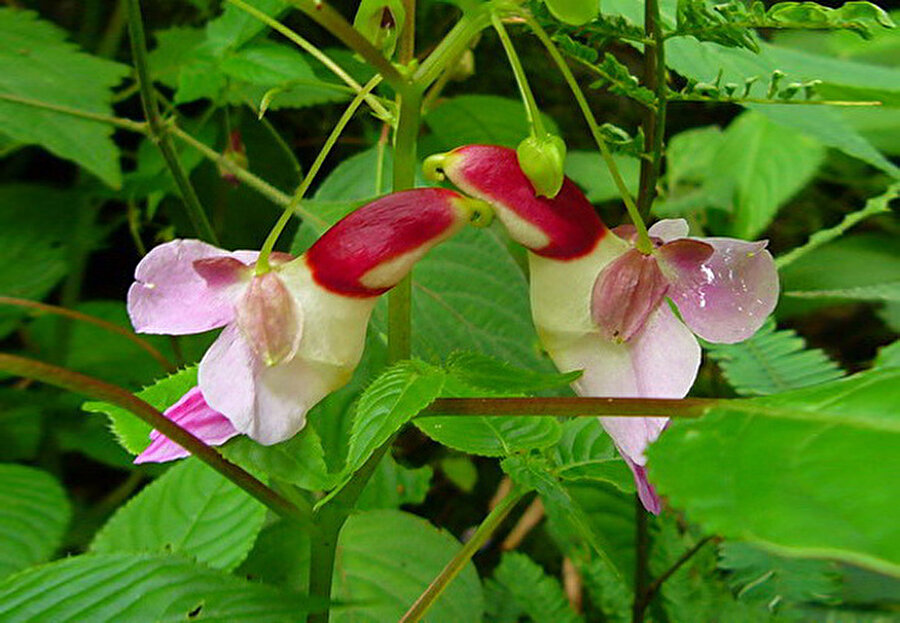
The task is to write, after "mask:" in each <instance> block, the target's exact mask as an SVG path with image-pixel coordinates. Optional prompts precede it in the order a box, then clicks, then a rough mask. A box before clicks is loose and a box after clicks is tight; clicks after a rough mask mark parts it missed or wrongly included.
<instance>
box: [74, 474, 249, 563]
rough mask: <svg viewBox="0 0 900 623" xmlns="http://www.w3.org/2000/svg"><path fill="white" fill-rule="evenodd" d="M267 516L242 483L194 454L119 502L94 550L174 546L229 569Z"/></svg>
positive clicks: (168, 548)
mask: <svg viewBox="0 0 900 623" xmlns="http://www.w3.org/2000/svg"><path fill="white" fill-rule="evenodd" d="M265 517H266V508H265V507H264V506H263V505H262V504H260V503H259V502H258V501H257V500H255V499H254V498H252V497H250V496H249V495H248V494H247V493H246V492H245V491H244V490H243V489H241V488H240V487H238V486H237V485H235V484H233V483H232V482H231V481H229V480H228V479H227V478H225V477H224V476H222V475H220V474H219V473H218V472H216V471H215V470H213V469H212V468H210V467H208V466H207V465H204V464H203V463H201V462H200V461H199V460H197V459H195V458H189V459H186V460H184V461H182V462H180V463H179V464H177V465H175V466H174V467H172V468H170V469H169V470H168V471H167V472H166V473H165V474H164V475H163V476H161V477H160V478H158V479H156V480H155V481H154V482H152V483H151V484H150V485H149V486H147V487H146V488H144V489H143V490H142V491H141V492H140V493H139V494H138V495H136V496H135V497H133V498H132V499H131V500H130V501H129V502H128V503H127V504H126V505H125V506H122V507H121V508H119V510H118V511H116V513H115V514H114V515H113V516H112V517H111V518H110V519H109V521H108V522H107V523H106V525H104V526H103V528H102V529H101V530H100V532H98V533H97V536H96V537H95V538H94V541H93V542H92V543H91V551H93V552H97V553H100V554H112V553H118V552H160V553H165V552H175V553H178V554H184V555H187V556H190V557H192V558H195V559H196V560H198V561H199V562H203V563H206V564H208V565H209V566H211V567H215V568H217V569H225V570H226V571H227V570H230V569H233V568H234V567H236V566H237V565H239V564H240V562H241V561H242V560H243V559H244V558H245V557H246V556H247V553H248V552H249V551H250V548H251V547H253V541H254V540H255V539H256V535H257V533H258V532H259V530H260V528H262V524H263V520H264V519H265Z"/></svg>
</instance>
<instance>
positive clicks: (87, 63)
mask: <svg viewBox="0 0 900 623" xmlns="http://www.w3.org/2000/svg"><path fill="white" fill-rule="evenodd" d="M66 38H67V33H66V32H65V31H63V30H62V29H60V28H58V27H56V26H55V25H53V24H51V23H50V22H46V21H43V20H41V19H38V16H37V14H36V13H33V12H31V11H22V10H16V9H12V8H0V65H2V66H3V68H4V69H3V72H2V75H0V92H2V93H3V94H5V95H11V96H16V97H21V98H26V99H31V100H37V101H40V102H46V103H48V104H53V105H57V106H66V107H70V108H75V109H77V110H81V111H85V112H89V113H97V114H101V115H108V114H110V113H111V112H112V110H111V108H110V99H111V96H112V92H111V89H112V88H113V87H114V86H116V85H117V84H118V83H119V82H120V81H121V80H122V78H124V77H125V76H126V75H127V74H128V68H127V67H125V66H124V65H120V64H119V63H114V62H112V61H108V60H106V59H101V58H97V57H94V56H90V55H88V54H84V53H83V52H81V51H79V50H78V48H77V47H76V46H75V45H73V44H71V43H68V42H67V41H66ZM0 132H2V133H4V134H6V135H8V136H9V137H11V138H12V139H14V140H16V141H20V142H22V143H27V144H37V145H40V146H42V147H44V148H45V149H47V150H49V151H50V152H52V153H54V154H56V155H57V156H59V157H61V158H65V159H68V160H72V161H74V162H75V163H77V164H78V165H79V166H82V167H84V168H85V169H87V170H88V171H90V172H91V173H93V174H94V175H96V176H97V177H99V178H100V179H101V180H103V181H104V182H105V183H106V184H108V185H109V186H112V187H114V188H115V187H118V186H119V185H120V184H121V183H122V174H121V170H120V168H119V150H118V149H117V148H116V146H115V144H114V143H113V141H112V138H111V137H112V132H113V128H112V126H110V125H107V124H103V123H98V122H96V121H89V120H87V119H79V118H74V117H72V116H70V115H65V114H62V113H58V112H53V111H51V110H46V109H40V108H36V107H32V106H26V105H23V104H17V103H13V102H10V101H3V100H0Z"/></svg>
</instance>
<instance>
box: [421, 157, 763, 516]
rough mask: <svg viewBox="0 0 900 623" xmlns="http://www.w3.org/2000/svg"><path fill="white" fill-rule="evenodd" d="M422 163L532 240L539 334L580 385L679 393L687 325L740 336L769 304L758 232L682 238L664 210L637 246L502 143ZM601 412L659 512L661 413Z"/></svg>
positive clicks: (690, 367)
mask: <svg viewBox="0 0 900 623" xmlns="http://www.w3.org/2000/svg"><path fill="white" fill-rule="evenodd" d="M426 167H427V168H428V169H429V172H430V173H431V174H433V175H437V176H441V175H445V176H446V177H447V178H449V179H450V180H451V181H452V182H453V183H454V184H456V185H457V186H458V187H459V188H460V189H462V190H463V191H464V192H466V193H468V194H470V195H472V196H474V197H478V198H479V199H482V200H484V201H487V202H488V203H489V204H491V205H492V206H493V207H494V209H495V211H496V214H497V217H498V218H499V219H500V220H501V221H502V222H503V224H504V225H505V226H506V228H507V230H508V231H509V233H510V236H511V237H512V238H513V239H515V240H516V241H517V242H519V243H521V244H523V245H524V246H525V247H527V248H528V249H529V251H530V253H529V265H530V270H531V309H532V315H533V317H534V323H535V326H536V327H537V331H538V335H539V336H540V338H541V341H542V342H543V344H544V346H545V348H546V349H547V352H548V353H549V354H550V356H551V357H552V358H553V360H554V362H555V363H556V365H557V366H558V367H559V368H560V370H562V371H570V370H579V369H582V370H584V374H583V375H582V377H581V378H580V379H579V380H578V381H576V382H575V383H574V389H575V390H576V391H577V392H578V393H579V394H580V395H583V396H609V397H623V398H626V397H645V398H682V397H684V396H685V395H686V394H687V393H688V391H689V390H690V388H691V385H692V384H693V382H694V380H695V378H696V376H697V370H698V368H699V366H700V346H699V344H698V342H697V339H696V338H695V337H694V334H697V335H699V336H700V337H702V338H704V339H706V340H709V341H712V342H737V341H740V340H743V339H746V338H748V337H750V336H751V335H753V333H754V332H755V331H756V330H757V329H758V328H759V327H760V325H761V324H762V323H763V321H764V320H765V318H766V316H768V315H769V313H771V311H772V310H773V308H774V306H775V302H776V299H777V296H778V278H777V274H776V272H775V266H774V262H773V261H772V257H771V255H770V254H769V253H768V252H767V251H765V246H766V243H765V242H744V241H741V240H734V239H730V238H706V239H702V240H701V239H695V238H688V237H687V233H688V227H687V223H685V221H683V220H666V221H660V222H659V223H657V224H655V225H654V226H653V227H651V228H650V235H651V237H652V241H653V246H654V248H653V250H652V252H651V253H649V254H644V253H641V252H640V251H638V250H637V249H635V248H634V230H633V228H631V227H622V228H617V229H616V230H615V231H610V230H609V229H607V228H606V226H605V225H604V224H603V223H602V222H601V220H600V218H599V217H598V216H597V214H596V212H595V211H594V209H593V206H591V204H590V203H589V202H588V200H587V199H586V198H585V196H584V194H583V193H582V192H581V191H580V190H579V189H578V188H577V187H576V186H575V184H573V183H572V181H571V180H569V179H568V178H566V179H565V181H564V182H563V186H562V189H561V190H560V192H559V194H558V195H557V196H556V197H555V198H554V199H547V198H545V197H538V196H536V195H535V192H534V190H533V188H532V186H531V185H530V183H529V181H528V179H527V178H526V177H525V175H524V174H523V173H522V171H521V170H520V168H519V165H518V163H517V161H516V154H515V152H514V151H513V150H511V149H507V148H503V147H497V146H489V145H470V146H466V147H461V148H458V149H456V150H454V151H451V152H449V153H447V154H441V155H438V156H432V157H431V158H430V159H429V160H428V161H426ZM667 299H668V300H671V301H672V302H673V303H674V304H675V306H676V307H677V308H678V312H679V313H680V315H681V318H682V319H683V322H682V320H679V319H678V317H677V316H676V315H675V313H674V312H673V310H672V308H671V306H670V305H669V304H668V303H667ZM692 332H693V333H692ZM600 421H601V423H602V424H603V427H604V428H605V429H606V431H607V432H608V433H609V434H610V436H611V437H612V439H613V440H614V442H615V444H616V446H617V447H618V449H619V452H620V453H621V454H622V456H623V457H624V458H625V461H626V462H627V463H628V465H629V467H630V468H631V470H632V472H633V473H634V476H635V481H636V483H637V487H638V493H639V495H640V497H641V500H642V501H643V503H644V506H645V507H646V508H647V509H648V510H650V511H652V512H654V513H658V512H659V510H660V501H659V498H658V497H657V496H656V494H655V492H654V491H653V488H652V486H651V485H650V484H649V482H648V481H647V478H646V472H645V465H646V457H645V455H644V451H645V449H646V448H647V446H648V444H650V443H651V442H653V441H654V440H655V439H656V438H657V437H658V436H659V434H660V433H661V432H662V430H663V429H664V428H665V426H666V423H667V421H668V420H667V419H666V418H659V417H653V418H650V417H648V418H632V417H628V418H625V417H604V418H600Z"/></svg>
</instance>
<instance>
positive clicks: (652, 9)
mask: <svg viewBox="0 0 900 623" xmlns="http://www.w3.org/2000/svg"><path fill="white" fill-rule="evenodd" d="M644 33H645V34H646V36H647V38H648V39H652V40H653V41H654V42H655V43H656V45H646V46H644V83H645V84H646V85H647V88H649V89H650V90H651V91H653V92H654V93H655V94H656V110H645V111H644V123H643V125H644V136H645V138H646V141H647V144H648V145H649V147H650V159H649V160H647V159H642V160H641V177H640V180H641V181H640V186H639V189H638V201H637V204H638V208H639V210H640V213H641V216H643V217H645V218H646V217H648V216H649V215H650V208H652V207H653V200H654V199H655V198H656V183H657V181H658V180H659V172H660V169H661V166H662V157H663V151H664V147H665V135H666V96H667V92H666V46H665V40H664V39H663V34H662V26H661V24H660V16H659V0H645V2H644Z"/></svg>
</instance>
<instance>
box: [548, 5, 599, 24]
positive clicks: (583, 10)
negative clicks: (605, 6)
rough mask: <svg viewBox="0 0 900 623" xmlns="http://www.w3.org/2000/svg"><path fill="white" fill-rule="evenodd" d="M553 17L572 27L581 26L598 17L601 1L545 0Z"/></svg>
mask: <svg viewBox="0 0 900 623" xmlns="http://www.w3.org/2000/svg"><path fill="white" fill-rule="evenodd" d="M544 3H545V4H546V5H547V8H548V9H550V13H551V14H553V17H555V18H556V19H558V20H559V21H561V22H565V23H566V24H571V25H572V26H581V25H582V24H586V23H588V22H589V21H591V20H593V19H594V18H595V17H597V13H599V11H600V0H544Z"/></svg>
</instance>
